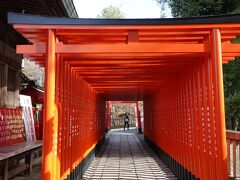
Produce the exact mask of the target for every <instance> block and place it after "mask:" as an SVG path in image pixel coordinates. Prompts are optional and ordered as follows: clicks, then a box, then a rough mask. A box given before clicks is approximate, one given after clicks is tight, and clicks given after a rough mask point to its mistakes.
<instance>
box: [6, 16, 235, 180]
mask: <svg viewBox="0 0 240 180" xmlns="http://www.w3.org/2000/svg"><path fill="white" fill-rule="evenodd" d="M8 22H9V24H12V25H13V27H14V28H15V29H16V30H17V31H18V32H19V33H21V34H22V35H23V36H24V37H25V38H27V39H28V40H29V42H31V44H29V45H18V46H17V53H20V54H24V56H25V57H29V58H31V59H32V60H34V61H35V62H36V63H38V64H40V65H41V66H44V67H45V71H46V84H45V91H46V93H45V108H44V109H45V117H44V118H45V120H44V137H43V163H42V174H41V177H42V179H44V180H58V179H66V178H68V177H69V176H70V177H74V176H75V174H76V173H78V171H79V165H80V164H81V163H82V162H84V160H85V159H86V157H87V156H88V155H89V154H90V153H91V152H92V151H93V150H94V148H95V147H96V145H97V144H98V142H100V141H101V140H102V139H103V138H104V135H105V128H106V127H105V125H106V123H105V119H106V118H105V112H106V101H113V100H122V101H128V100H130V101H139V100H142V101H143V102H144V136H145V140H146V141H147V142H149V143H150V144H152V146H154V147H155V148H156V149H158V151H159V152H161V154H162V157H163V159H164V160H165V162H167V164H168V165H169V166H170V168H171V169H172V170H173V172H174V173H175V174H176V175H177V176H178V177H180V179H184V178H186V177H184V176H186V174H187V176H191V177H192V178H196V179H203V180H210V179H217V180H220V179H224V180H226V179H227V178H228V172H227V151H226V134H225V133H226V132H225V114H224V93H223V73H222V64H224V63H228V61H230V60H234V59H235V57H236V56H239V55H240V44H233V43H231V40H234V39H235V38H236V36H237V35H240V15H229V16H211V17H200V18H179V19H174V18H173V19H119V20H113V19H108V20H106V19H67V18H54V17H41V16H31V15H23V14H11V13H10V14H9V15H8ZM189 174H190V175H189Z"/></svg>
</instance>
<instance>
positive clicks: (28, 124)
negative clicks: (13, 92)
mask: <svg viewBox="0 0 240 180" xmlns="http://www.w3.org/2000/svg"><path fill="white" fill-rule="evenodd" d="M20 105H21V107H22V115H23V120H24V125H25V132H26V140H27V141H36V134H35V127H34V119H33V112H32V100H31V97H30V96H25V95H20Z"/></svg>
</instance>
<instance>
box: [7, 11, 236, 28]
mask: <svg viewBox="0 0 240 180" xmlns="http://www.w3.org/2000/svg"><path fill="white" fill-rule="evenodd" d="M8 23H9V24H29V25H30V24H31V25H35V24H36V25H188V24H223V23H240V14H227V15H219V16H202V17H188V18H156V19H87V18H84V19H83V18H64V17H63V18H62V17H51V16H38V15H29V14H19V13H8Z"/></svg>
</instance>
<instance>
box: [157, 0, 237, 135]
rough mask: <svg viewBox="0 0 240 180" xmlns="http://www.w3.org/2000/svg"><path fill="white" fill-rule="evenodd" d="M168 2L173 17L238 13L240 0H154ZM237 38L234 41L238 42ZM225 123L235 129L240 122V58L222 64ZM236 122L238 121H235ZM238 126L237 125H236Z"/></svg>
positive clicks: (162, 2)
mask: <svg viewBox="0 0 240 180" xmlns="http://www.w3.org/2000/svg"><path fill="white" fill-rule="evenodd" d="M156 1H157V2H158V3H159V4H160V5H163V4H165V3H168V5H169V6H170V7H171V10H172V15H173V16H174V17H192V16H205V15H220V14H229V13H240V0H156ZM239 42H240V38H238V39H237V40H236V41H235V42H234V43H239ZM223 75H224V93H225V111H226V125H227V128H228V129H235V130H236V126H237V124H240V121H239V119H240V58H237V59H236V60H235V61H232V62H230V63H229V64H226V65H223ZM237 122H238V123H237ZM238 126H239V125H238Z"/></svg>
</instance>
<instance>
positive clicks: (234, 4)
mask: <svg viewBox="0 0 240 180" xmlns="http://www.w3.org/2000/svg"><path fill="white" fill-rule="evenodd" d="M157 2H158V3H159V4H164V3H168V4H169V6H170V7H171V10H172V15H173V16H174V17H191V16H204V15H219V14H227V13H232V12H234V13H237V12H239V11H240V9H239V6H240V1H239V0H157Z"/></svg>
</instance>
